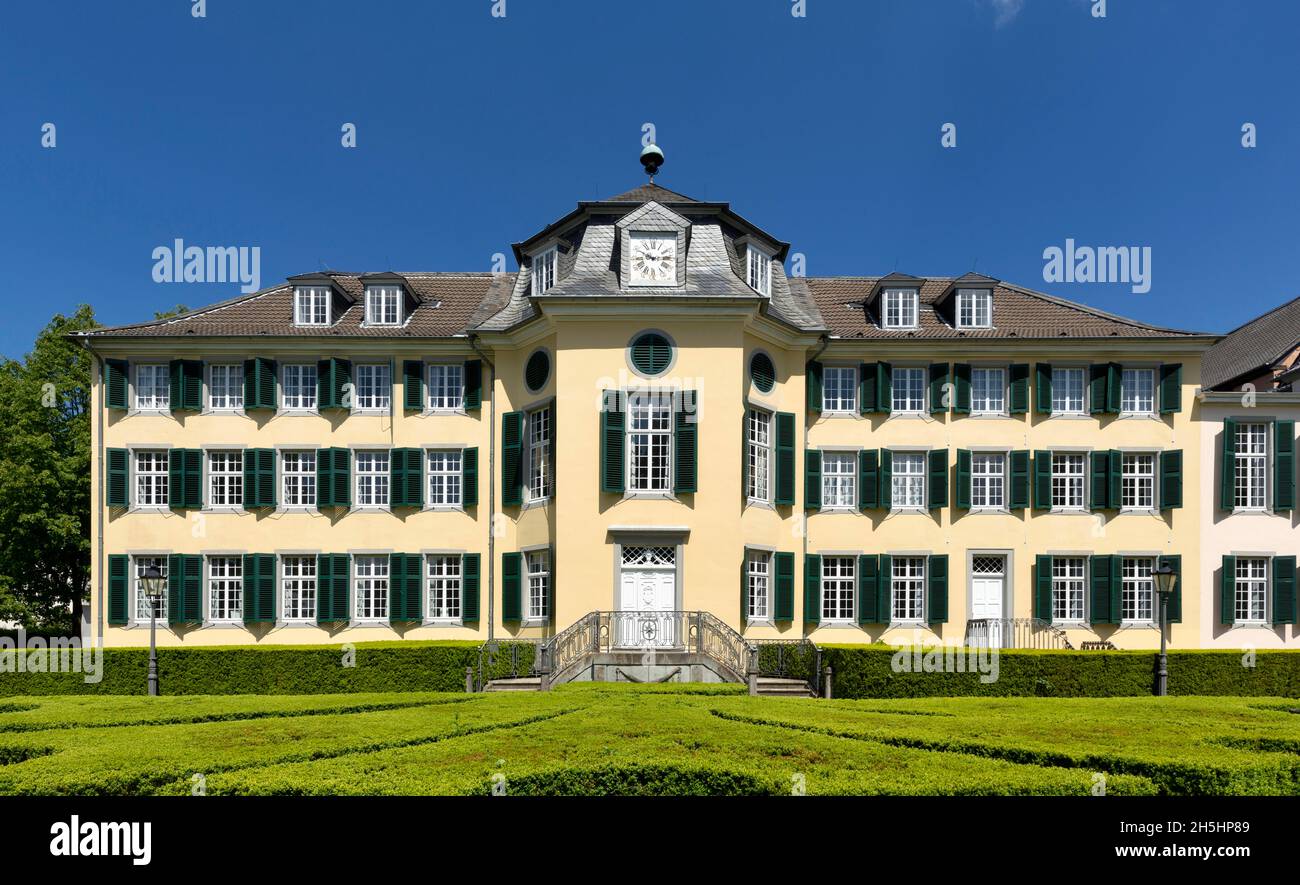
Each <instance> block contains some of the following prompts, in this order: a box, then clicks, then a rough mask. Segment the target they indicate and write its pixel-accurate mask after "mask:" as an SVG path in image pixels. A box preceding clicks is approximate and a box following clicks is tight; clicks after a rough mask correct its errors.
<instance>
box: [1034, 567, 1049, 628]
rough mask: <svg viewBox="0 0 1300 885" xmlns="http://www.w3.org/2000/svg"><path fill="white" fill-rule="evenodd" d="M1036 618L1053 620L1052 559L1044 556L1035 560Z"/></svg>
mask: <svg viewBox="0 0 1300 885" xmlns="http://www.w3.org/2000/svg"><path fill="white" fill-rule="evenodd" d="M1034 617H1035V618H1038V620H1040V621H1049V622H1050V621H1051V620H1052V557H1050V556H1043V555H1042V554H1039V555H1038V556H1037V557H1035V558H1034Z"/></svg>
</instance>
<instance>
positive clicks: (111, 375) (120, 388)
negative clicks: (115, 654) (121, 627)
mask: <svg viewBox="0 0 1300 885" xmlns="http://www.w3.org/2000/svg"><path fill="white" fill-rule="evenodd" d="M130 377H131V364H130V363H128V362H127V361H126V360H104V405H106V406H107V407H108V408H110V409H126V408H128V407H129V406H130V395H129V393H128V391H129V389H130V386H129V384H128V379H129V378H130ZM124 623H125V622H124Z"/></svg>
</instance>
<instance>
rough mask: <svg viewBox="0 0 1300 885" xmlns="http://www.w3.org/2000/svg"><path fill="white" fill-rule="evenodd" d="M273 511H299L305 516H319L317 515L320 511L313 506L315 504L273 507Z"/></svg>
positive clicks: (282, 512) (281, 512)
mask: <svg viewBox="0 0 1300 885" xmlns="http://www.w3.org/2000/svg"><path fill="white" fill-rule="evenodd" d="M275 512H276V513H280V514H284V513H301V514H303V515H306V516H319V515H320V511H319V510H317V509H316V508H315V506H302V507H289V506H286V507H277V508H275Z"/></svg>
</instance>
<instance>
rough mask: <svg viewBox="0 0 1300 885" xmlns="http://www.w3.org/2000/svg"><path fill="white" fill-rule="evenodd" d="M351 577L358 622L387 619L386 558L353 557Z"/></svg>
mask: <svg viewBox="0 0 1300 885" xmlns="http://www.w3.org/2000/svg"><path fill="white" fill-rule="evenodd" d="M352 563H353V566H352V575H353V581H354V586H355V588H356V601H357V604H356V612H357V620H358V621H379V620H383V619H385V618H387V617H388V557H387V556H355V557H353V559H352Z"/></svg>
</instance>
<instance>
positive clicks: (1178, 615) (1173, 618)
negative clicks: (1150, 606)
mask: <svg viewBox="0 0 1300 885" xmlns="http://www.w3.org/2000/svg"><path fill="white" fill-rule="evenodd" d="M1159 563H1163V564H1165V565H1168V566H1169V567H1170V568H1172V569H1173V570H1174V578H1175V580H1174V592H1172V593H1170V594H1169V623H1171V624H1181V623H1182V621H1183V557H1182V556H1181V555H1179V554H1177V553H1174V554H1170V555H1167V556H1162V557H1160V559H1159ZM1152 580H1154V579H1152ZM1156 596H1157V599H1156V604H1157V605H1158V604H1159V601H1160V600H1159V598H1158V597H1159V596H1160V594H1159V593H1157V594H1156Z"/></svg>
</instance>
